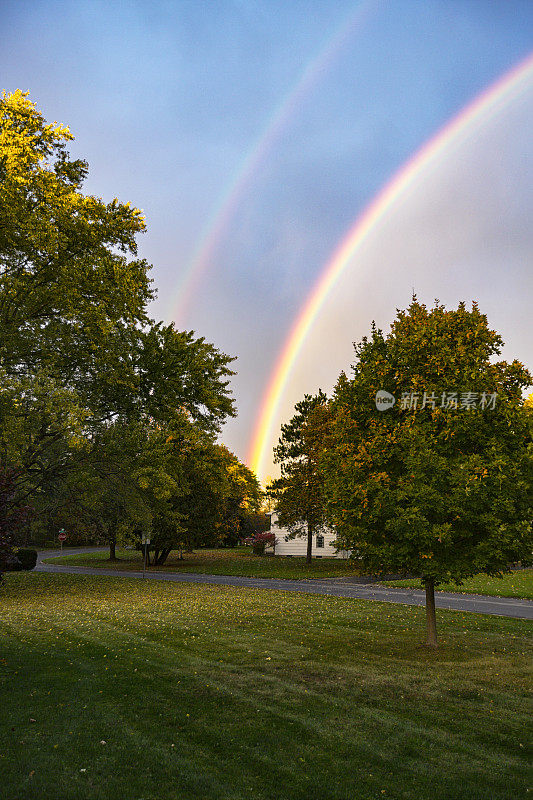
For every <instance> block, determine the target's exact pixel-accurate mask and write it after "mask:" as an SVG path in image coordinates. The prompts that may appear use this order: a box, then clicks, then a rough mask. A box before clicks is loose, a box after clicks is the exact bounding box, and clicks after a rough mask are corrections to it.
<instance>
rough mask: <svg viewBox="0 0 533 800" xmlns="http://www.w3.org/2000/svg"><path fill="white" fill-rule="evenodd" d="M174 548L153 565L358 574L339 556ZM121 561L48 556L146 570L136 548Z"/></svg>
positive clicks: (280, 574)
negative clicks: (309, 559) (310, 559)
mask: <svg viewBox="0 0 533 800" xmlns="http://www.w3.org/2000/svg"><path fill="white" fill-rule="evenodd" d="M178 555H179V553H178V551H173V552H172V553H171V554H170V555H169V557H168V559H167V560H166V562H165V563H164V564H163V565H162V566H161V567H150V570H153V571H156V572H157V571H159V572H199V573H202V574H204V575H243V576H246V577H248V578H293V579H298V578H332V577H344V576H347V575H358V574H359V572H358V569H357V565H356V563H355V562H353V561H350V560H343V559H339V558H319V559H316V558H314V559H313V562H312V564H311V565H310V566H308V565H307V564H306V561H305V558H287V557H286V556H272V555H266V556H254V555H253V554H252V552H251V548H249V547H239V548H221V549H219V550H196V551H195V552H194V553H184V555H183V560H180V559H179V558H178ZM117 556H118V558H119V561H118V562H110V561H109V554H108V551H105V552H100V553H87V554H85V555H74V556H61V557H59V558H51V559H47V561H48V562H49V563H51V564H73V565H75V566H90V567H113V568H117V569H124V570H139V569H140V570H142V564H143V562H142V557H141V554H140V553H138V552H136V551H134V550H117Z"/></svg>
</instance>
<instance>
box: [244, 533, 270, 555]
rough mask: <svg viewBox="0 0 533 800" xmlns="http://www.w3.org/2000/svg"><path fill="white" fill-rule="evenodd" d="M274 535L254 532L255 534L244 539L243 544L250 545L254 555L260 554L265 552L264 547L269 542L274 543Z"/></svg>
mask: <svg viewBox="0 0 533 800" xmlns="http://www.w3.org/2000/svg"><path fill="white" fill-rule="evenodd" d="M275 539H276V537H275V535H274V534H273V533H256V534H255V536H248V538H246V539H244V540H243V541H244V544H251V545H252V552H253V554H254V555H256V556H262V555H264V552H265V547H266V546H267V545H269V544H274V541H275Z"/></svg>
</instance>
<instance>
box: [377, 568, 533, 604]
mask: <svg viewBox="0 0 533 800" xmlns="http://www.w3.org/2000/svg"><path fill="white" fill-rule="evenodd" d="M382 583H383V584H384V585H385V586H407V587H412V588H414V589H420V588H421V586H422V585H421V583H420V581H419V580H404V581H382ZM438 590H439V591H440V592H463V593H466V594H490V595H494V596H497V597H523V598H526V599H529V600H533V569H520V570H514V572H511V573H509V574H508V575H504V576H503V577H502V578H491V577H490V576H489V575H476V576H475V577H473V578H468V580H465V582H464V583H463V584H462V585H461V586H456V585H455V583H443V584H441V585H440V586H439V587H438Z"/></svg>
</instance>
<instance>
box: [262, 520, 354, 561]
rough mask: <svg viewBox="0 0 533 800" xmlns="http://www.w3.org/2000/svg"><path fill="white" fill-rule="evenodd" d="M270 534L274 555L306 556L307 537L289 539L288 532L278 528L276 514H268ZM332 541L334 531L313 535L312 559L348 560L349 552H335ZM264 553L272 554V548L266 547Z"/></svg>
mask: <svg viewBox="0 0 533 800" xmlns="http://www.w3.org/2000/svg"><path fill="white" fill-rule="evenodd" d="M270 532H271V533H273V534H274V535H275V537H276V540H275V542H274V545H273V551H274V555H276V556H303V557H305V556H306V555H307V536H295V537H294V539H291V538H290V537H289V531H288V530H287V529H286V528H280V527H279V525H278V515H277V514H276V513H272V514H270ZM334 540H335V531H332V530H329V529H327V528H326V529H324V530H323V531H320V533H317V534H315V535H313V550H312V555H313V558H348V557H349V555H350V553H349V551H348V550H337V549H336V548H335V546H334V545H333V542H334ZM266 552H272V546H271V547H268V549H267V550H266Z"/></svg>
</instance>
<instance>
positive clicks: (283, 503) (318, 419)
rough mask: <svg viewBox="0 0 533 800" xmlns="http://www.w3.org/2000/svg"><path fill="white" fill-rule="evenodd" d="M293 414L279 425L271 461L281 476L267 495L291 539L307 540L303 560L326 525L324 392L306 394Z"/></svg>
mask: <svg viewBox="0 0 533 800" xmlns="http://www.w3.org/2000/svg"><path fill="white" fill-rule="evenodd" d="M295 411H296V414H295V415H294V416H293V417H292V419H291V420H290V421H289V422H288V423H286V424H285V425H282V426H281V436H280V439H279V442H278V444H277V446H276V447H275V448H274V461H275V463H278V464H280V465H281V477H280V478H277V479H275V480H273V481H272V482H271V483H270V485H269V487H268V493H269V495H270V497H272V498H273V500H274V506H275V509H276V511H277V513H278V520H279V524H280V525H281V526H282V527H285V528H288V530H289V532H290V534H289V535H291V536H302V537H303V536H304V537H306V538H307V553H306V558H307V561H308V562H309V563H310V562H311V559H312V555H313V536H314V535H316V534H317V533H318V532H319V531H320V530H322V529H323V528H324V527H325V525H326V509H325V504H324V492H323V476H322V471H321V456H322V453H323V450H324V447H325V442H326V438H327V430H328V422H329V411H328V398H327V396H326V395H325V394H324V392H322V391H319V393H318V394H317V395H314V396H312V395H305V397H304V399H303V400H301V401H300V402H299V403H296V405H295Z"/></svg>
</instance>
